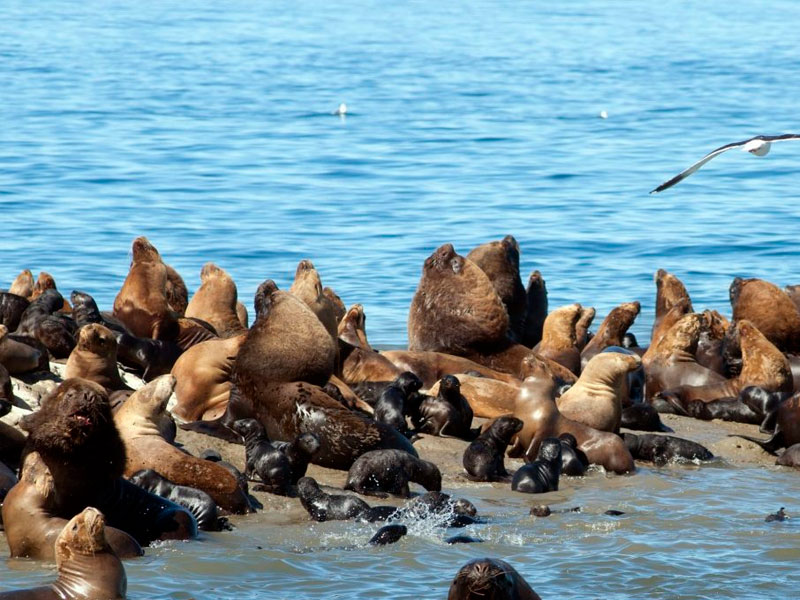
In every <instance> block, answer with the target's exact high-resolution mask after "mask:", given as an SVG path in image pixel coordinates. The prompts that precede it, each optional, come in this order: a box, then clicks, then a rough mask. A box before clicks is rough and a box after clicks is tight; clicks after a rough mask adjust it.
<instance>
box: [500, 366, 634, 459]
mask: <svg viewBox="0 0 800 600" xmlns="http://www.w3.org/2000/svg"><path fill="white" fill-rule="evenodd" d="M529 372H530V375H529V376H528V377H527V378H526V379H525V381H523V382H522V386H521V388H520V392H519V396H518V397H517V401H516V403H515V405H514V412H513V415H512V416H514V417H516V418H518V419H520V420H522V422H523V423H525V425H524V426H523V428H522V431H520V432H519V433H518V434H517V438H516V441H515V442H514V446H513V447H512V448H511V449H509V452H508V455H509V456H512V457H523V456H524V457H526V459H527V460H528V461H533V460H534V459H535V458H536V455H537V453H538V451H539V445H540V444H541V442H542V440H544V439H546V438H549V437H558V436H560V435H561V434H562V433H570V434H572V435H573V436H574V437H575V439H576V440H577V442H578V448H579V449H580V450H582V451H583V453H584V454H586V457H587V458H588V459H589V462H590V463H593V464H598V465H602V466H603V467H604V468H605V469H606V470H608V471H613V472H615V473H628V472H631V471H633V470H634V469H635V467H634V464H633V457H632V456H631V453H630V452H629V451H628V449H627V447H626V446H625V442H623V441H622V438H620V437H619V436H618V435H614V434H613V433H608V432H606V431H599V430H597V429H594V428H593V427H589V426H588V425H584V424H583V423H578V422H577V421H573V420H572V419H568V418H567V417H565V416H564V415H562V414H561V413H560V412H559V411H558V407H557V406H556V402H555V391H556V388H555V383H554V382H553V379H552V376H551V375H550V374H549V372H548V370H547V366H546V365H545V364H544V362H543V361H539V363H538V367H537V366H536V365H531V368H530V369H529Z"/></svg>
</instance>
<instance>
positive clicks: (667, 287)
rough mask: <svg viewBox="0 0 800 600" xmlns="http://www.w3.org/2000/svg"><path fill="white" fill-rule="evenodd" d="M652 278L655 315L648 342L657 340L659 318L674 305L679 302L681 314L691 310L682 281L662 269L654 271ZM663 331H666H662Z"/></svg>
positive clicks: (689, 300) (687, 294)
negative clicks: (654, 294)
mask: <svg viewBox="0 0 800 600" xmlns="http://www.w3.org/2000/svg"><path fill="white" fill-rule="evenodd" d="M653 279H654V280H655V283H656V316H655V318H654V319H653V329H652V331H651V335H650V340H651V342H650V344H651V345H652V344H654V343H656V342H658V338H659V337H660V336H659V335H657V332H658V331H659V326H660V325H661V320H662V319H663V318H664V317H665V316H666V315H667V313H668V312H669V311H670V310H671V309H672V308H673V307H674V306H676V305H678V304H681V305H682V306H681V308H680V310H682V311H683V314H688V313H690V312H692V301H691V298H689V292H687V291H686V287H685V286H684V285H683V282H682V281H681V280H680V279H678V278H677V277H676V276H675V275H673V274H672V273H667V272H666V271H665V270H664V269H659V270H658V271H656V272H655V275H654V276H653ZM663 333H666V331H664V332H663Z"/></svg>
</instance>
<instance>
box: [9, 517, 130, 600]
mask: <svg viewBox="0 0 800 600" xmlns="http://www.w3.org/2000/svg"><path fill="white" fill-rule="evenodd" d="M105 524H106V523H105V517H104V516H103V513H101V512H100V511H99V510H97V509H96V508H92V507H87V508H85V509H84V510H83V511H81V512H80V513H79V514H77V515H75V516H74V517H72V519H70V521H69V523H67V525H66V527H64V529H63V530H62V531H61V533H60V534H59V536H58V537H57V538H56V541H55V549H54V552H55V559H56V568H57V569H58V579H57V580H56V581H55V582H54V583H53V584H51V585H49V586H43V587H37V588H32V589H28V590H18V591H10V592H2V593H0V598H2V599H6V600H100V599H102V600H123V599H124V598H125V593H126V591H127V586H128V580H127V578H126V576H125V569H124V568H123V566H122V562H121V561H120V560H119V558H118V557H117V555H116V554H115V553H114V550H113V549H112V548H111V546H110V545H109V543H108V541H107V540H106V533H105V530H106V526H105Z"/></svg>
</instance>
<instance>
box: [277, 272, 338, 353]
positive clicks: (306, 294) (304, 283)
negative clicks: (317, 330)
mask: <svg viewBox="0 0 800 600" xmlns="http://www.w3.org/2000/svg"><path fill="white" fill-rule="evenodd" d="M289 292H290V293H292V294H294V295H295V296H297V297H298V298H300V300H302V301H303V302H305V303H306V304H307V305H308V307H309V308H310V309H311V311H312V312H313V313H314V314H315V315H317V318H318V319H319V320H320V322H321V323H322V325H323V326H324V327H325V329H326V330H327V332H328V333H329V334H330V336H331V338H332V339H334V340H335V339H336V338H337V337H338V323H337V321H336V307H335V306H334V305H333V304H332V303H331V301H330V300H329V299H328V297H327V296H326V295H325V293H324V292H323V291H322V281H321V280H320V277H319V273H318V272H317V270H316V269H315V268H314V264H313V263H312V262H311V261H310V260H301V261H300V262H299V263H298V265H297V271H295V276H294V281H293V282H292V286H291V287H290V288H289Z"/></svg>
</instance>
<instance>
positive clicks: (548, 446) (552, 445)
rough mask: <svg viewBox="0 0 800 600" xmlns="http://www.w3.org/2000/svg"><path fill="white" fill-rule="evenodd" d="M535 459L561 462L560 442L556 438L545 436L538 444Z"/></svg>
mask: <svg viewBox="0 0 800 600" xmlns="http://www.w3.org/2000/svg"><path fill="white" fill-rule="evenodd" d="M536 459H537V460H546V461H547V462H555V461H558V462H561V442H560V441H559V440H558V438H547V439H545V440H542V444H541V445H540V446H539V453H538V454H537V455H536Z"/></svg>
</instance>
